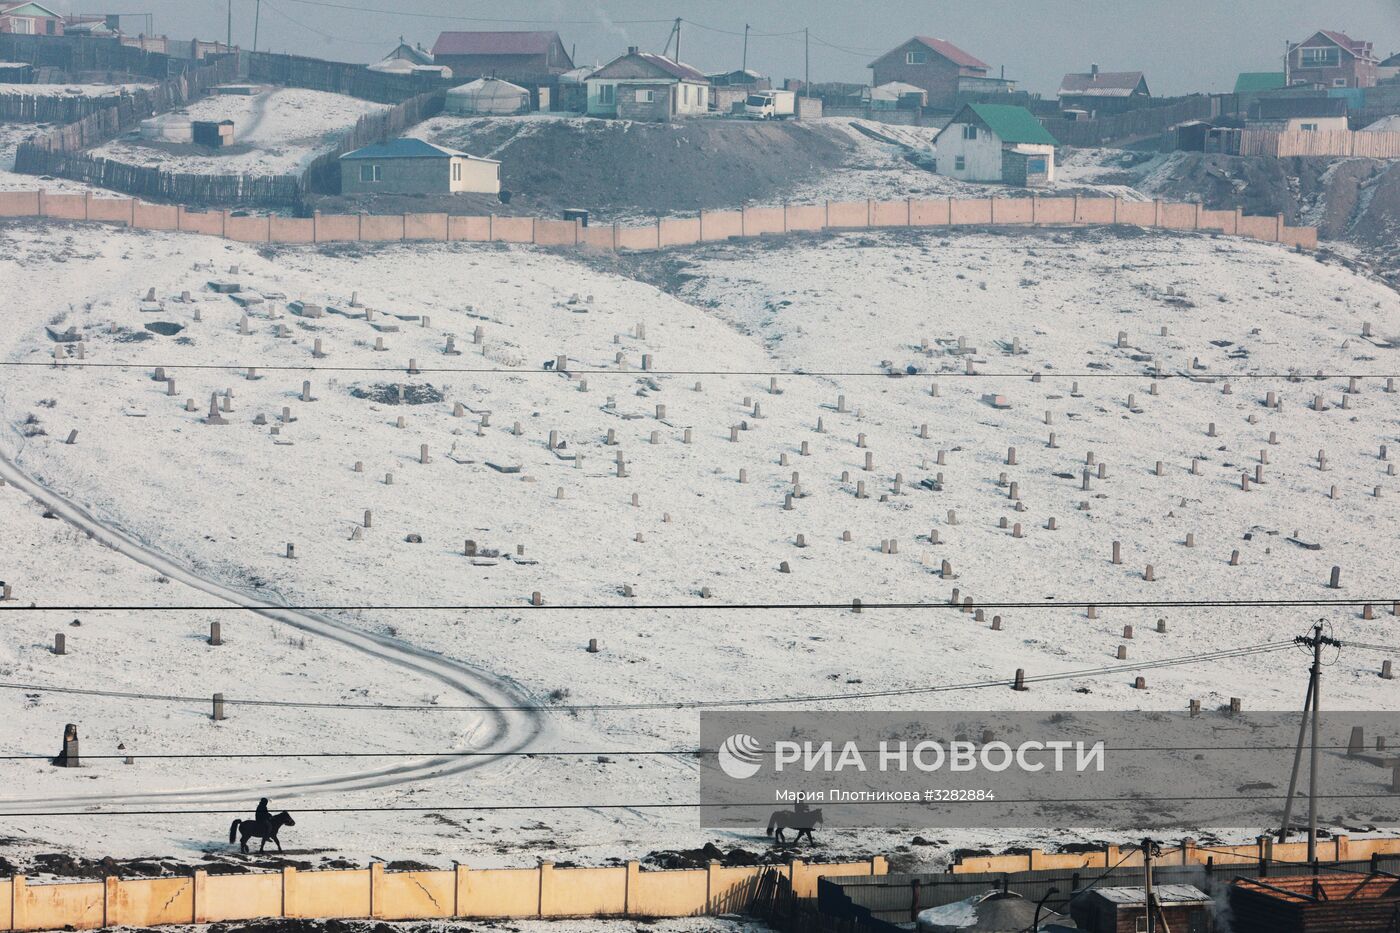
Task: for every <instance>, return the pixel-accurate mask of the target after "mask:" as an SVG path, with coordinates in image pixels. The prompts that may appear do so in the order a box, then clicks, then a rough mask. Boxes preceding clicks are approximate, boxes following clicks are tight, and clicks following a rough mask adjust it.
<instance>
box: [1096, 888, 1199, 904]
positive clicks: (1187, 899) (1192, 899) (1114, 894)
mask: <svg viewBox="0 0 1400 933" xmlns="http://www.w3.org/2000/svg"><path fill="white" fill-rule="evenodd" d="M1093 893H1094V894H1097V895H1099V896H1100V897H1102V898H1103V899H1104V900H1106V901H1112V902H1113V903H1115V904H1146V903H1147V891H1146V889H1144V888H1094V890H1093ZM1152 896H1153V897H1155V898H1156V899H1157V902H1158V903H1159V904H1212V903H1214V899H1213V898H1212V897H1211V896H1210V895H1209V894H1207V893H1206V892H1204V891H1202V890H1201V889H1200V888H1198V887H1196V886H1195V885H1190V884H1156V885H1153V886H1152Z"/></svg>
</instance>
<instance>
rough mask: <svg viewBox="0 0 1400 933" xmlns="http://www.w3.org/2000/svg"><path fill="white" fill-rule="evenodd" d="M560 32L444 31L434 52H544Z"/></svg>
mask: <svg viewBox="0 0 1400 933" xmlns="http://www.w3.org/2000/svg"><path fill="white" fill-rule="evenodd" d="M558 38H559V33H557V32H553V31H550V32H542V31H535V32H444V33H442V34H441V35H439V36H438V38H437V42H435V43H433V55H434V56H437V55H544V54H545V53H547V52H548V51H549V47H550V46H551V45H553V44H554V41H555V40H556V39H558Z"/></svg>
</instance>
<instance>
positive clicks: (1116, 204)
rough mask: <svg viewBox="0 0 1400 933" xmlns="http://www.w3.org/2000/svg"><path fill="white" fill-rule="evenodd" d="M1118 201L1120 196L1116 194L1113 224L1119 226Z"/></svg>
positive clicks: (1114, 197)
mask: <svg viewBox="0 0 1400 933" xmlns="http://www.w3.org/2000/svg"><path fill="white" fill-rule="evenodd" d="M1118 201H1119V197H1118V195H1116V194H1115V195H1114V196H1113V225H1114V226H1115V227H1116V226H1118Z"/></svg>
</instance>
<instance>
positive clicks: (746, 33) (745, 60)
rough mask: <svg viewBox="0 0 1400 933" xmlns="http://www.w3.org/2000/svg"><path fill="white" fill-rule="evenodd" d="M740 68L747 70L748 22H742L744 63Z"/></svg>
mask: <svg viewBox="0 0 1400 933" xmlns="http://www.w3.org/2000/svg"><path fill="white" fill-rule="evenodd" d="M742 70H744V71H748V70H749V24H748V23H745V24H744V64H743V66H742Z"/></svg>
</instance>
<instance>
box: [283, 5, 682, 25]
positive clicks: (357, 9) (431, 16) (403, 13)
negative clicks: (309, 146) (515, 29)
mask: <svg viewBox="0 0 1400 933" xmlns="http://www.w3.org/2000/svg"><path fill="white" fill-rule="evenodd" d="M281 2H285V3H297V4H301V5H302V6H314V7H322V8H324V9H330V10H344V11H347V12H351V13H376V14H380V15H383V16H396V17H403V18H408V19H428V20H450V21H453V22H462V23H498V24H524V25H540V26H549V25H561V26H564V25H569V26H600V25H605V23H604V22H603V21H601V20H599V19H596V18H595V19H500V18H490V17H484V16H460V15H456V14H447V13H415V12H411V11H407V10H401V9H399V10H394V9H382V8H376V7H363V6H351V5H350V4H348V3H333V2H330V0H281ZM672 22H675V19H674V18H671V19H609V20H607V23H612V24H614V25H619V26H626V25H639V24H647V25H652V24H656V23H672Z"/></svg>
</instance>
